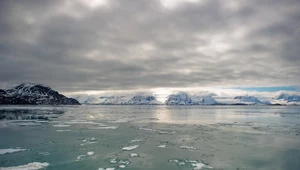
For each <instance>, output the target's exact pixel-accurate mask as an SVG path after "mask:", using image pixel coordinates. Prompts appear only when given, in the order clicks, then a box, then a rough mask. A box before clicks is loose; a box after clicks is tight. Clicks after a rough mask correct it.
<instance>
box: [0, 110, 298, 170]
mask: <svg viewBox="0 0 300 170" xmlns="http://www.w3.org/2000/svg"><path fill="white" fill-rule="evenodd" d="M1 115H2V118H3V115H5V118H4V119H2V120H0V167H1V168H0V170H1V169H2V170H5V169H8V167H10V168H12V169H18V168H19V169H30V168H32V169H39V168H45V169H49V170H74V169H79V170H98V169H99V168H100V169H99V170H101V168H103V169H105V168H115V169H129V170H144V169H145V170H176V169H179V170H180V169H182V170H189V169H191V170H192V169H216V170H221V169H224V170H237V169H239V170H268V169H270V170H299V169H300V159H299V158H300V137H299V135H300V107H292V106H290V107H284V106H280V107H279V106H273V107H269V106H202V107H200V106H199V107H198V106H173V107H167V106H72V107H37V106H26V107H24V106H22V107H21V106H19V107H11V106H2V107H0V116H1ZM28 115H31V116H32V115H47V117H48V119H47V118H43V117H40V119H33V118H28V117H29V116H28ZM26 116H27V117H26ZM21 117H22V118H21ZM5 119H6V120H5ZM7 119H10V120H7ZM16 119H19V120H16ZM21 119H23V120H21ZM24 119H27V120H24ZM28 119H29V120H28ZM20 148H22V149H27V150H25V151H19V152H13V153H6V154H1V151H2V152H4V151H5V150H4V149H20ZM122 148H123V149H122ZM130 149H132V150H130ZM33 162H36V163H35V164H30V163H33ZM41 163H48V164H49V165H48V164H44V165H43V164H41Z"/></svg>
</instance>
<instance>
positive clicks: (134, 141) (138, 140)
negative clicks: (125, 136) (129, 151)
mask: <svg viewBox="0 0 300 170" xmlns="http://www.w3.org/2000/svg"><path fill="white" fill-rule="evenodd" d="M143 141H144V140H142V139H134V140H131V141H130V143H136V142H143Z"/></svg>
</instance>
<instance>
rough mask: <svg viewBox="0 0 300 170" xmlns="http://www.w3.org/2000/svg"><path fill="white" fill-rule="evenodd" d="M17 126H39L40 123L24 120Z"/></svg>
mask: <svg viewBox="0 0 300 170" xmlns="http://www.w3.org/2000/svg"><path fill="white" fill-rule="evenodd" d="M18 125H19V126H41V125H43V124H42V123H36V122H24V123H18Z"/></svg>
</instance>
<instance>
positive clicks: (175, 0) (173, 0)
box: [160, 0, 199, 9]
mask: <svg viewBox="0 0 300 170" xmlns="http://www.w3.org/2000/svg"><path fill="white" fill-rule="evenodd" d="M160 2H161V4H162V5H163V6H164V7H165V8H168V9H173V8H176V7H178V6H179V5H181V4H182V3H186V2H189V3H197V2H199V0H161V1H160Z"/></svg>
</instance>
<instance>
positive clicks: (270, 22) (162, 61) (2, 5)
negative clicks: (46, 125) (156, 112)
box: [0, 0, 300, 93]
mask: <svg viewBox="0 0 300 170" xmlns="http://www.w3.org/2000/svg"><path fill="white" fill-rule="evenodd" d="M299 65H300V1H299V0H89V1H85V0H51V1H49V0H26V1H19V0H3V1H0V88H7V87H10V86H13V85H17V84H20V83H23V82H34V83H42V84H46V85H48V86H50V87H52V88H54V89H56V90H58V91H60V92H64V93H84V92H90V93H96V92H97V91H98V92H99V91H100V92H105V91H110V92H111V91H134V90H139V91H147V90H150V91H155V90H156V91H158V92H159V91H165V92H166V91H168V90H169V91H170V89H188V90H193V89H223V90H224V89H234V90H237V91H250V92H251V91H260V92H264V91H266V92H268V91H270V88H271V89H272V88H273V90H271V91H279V90H291V91H299V85H300V67H299ZM264 88H265V89H264ZM274 89H275V90H274Z"/></svg>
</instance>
